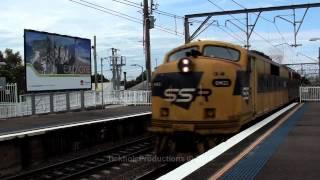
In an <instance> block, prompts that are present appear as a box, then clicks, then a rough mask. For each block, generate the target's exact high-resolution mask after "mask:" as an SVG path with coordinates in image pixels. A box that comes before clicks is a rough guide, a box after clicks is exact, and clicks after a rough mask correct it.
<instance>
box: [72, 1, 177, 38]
mask: <svg viewBox="0 0 320 180" xmlns="http://www.w3.org/2000/svg"><path fill="white" fill-rule="evenodd" d="M69 1H71V2H73V3H77V4H80V5H82V6H86V7H89V8H92V9H95V10H98V11H101V12H104V13H107V14H111V15H114V16H117V17H120V18H123V19H126V20H129V21H131V22H135V23H138V24H143V21H142V20H141V19H138V18H136V17H133V16H129V15H127V14H124V13H121V12H118V11H115V10H111V9H108V8H106V7H103V6H101V5H98V4H95V3H91V2H88V1H85V0H79V1H81V2H84V3H87V4H84V3H81V2H78V1H76V0H69ZM88 4H89V5H88ZM97 7H98V8H97ZM155 27H156V29H157V30H160V31H163V32H166V33H170V34H172V35H179V36H181V35H183V33H179V32H175V31H174V30H172V29H169V28H167V27H163V26H161V25H155Z"/></svg>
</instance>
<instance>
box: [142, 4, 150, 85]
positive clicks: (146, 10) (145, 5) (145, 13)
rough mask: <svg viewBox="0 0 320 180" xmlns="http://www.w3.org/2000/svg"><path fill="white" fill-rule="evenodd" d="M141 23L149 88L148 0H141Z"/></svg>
mask: <svg viewBox="0 0 320 180" xmlns="http://www.w3.org/2000/svg"><path fill="white" fill-rule="evenodd" d="M143 20H144V21H143V24H144V33H145V34H144V35H145V36H144V38H145V39H144V40H145V42H144V48H145V59H146V70H147V71H146V72H147V89H149V82H150V80H151V63H150V62H151V52H150V17H149V6H148V0H144V1H143Z"/></svg>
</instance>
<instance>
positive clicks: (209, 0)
mask: <svg viewBox="0 0 320 180" xmlns="http://www.w3.org/2000/svg"><path fill="white" fill-rule="evenodd" d="M207 1H208V2H210V3H211V4H213V5H214V6H215V7H217V8H218V9H220V10H222V11H225V10H224V9H223V8H222V7H220V6H218V5H217V4H216V3H214V2H212V1H211V0H207ZM229 16H230V17H232V18H234V19H235V20H236V21H238V22H239V23H240V24H242V25H244V26H247V25H246V24H244V23H243V22H241V21H240V20H239V19H237V18H236V17H234V16H233V15H232V14H229ZM252 33H254V34H255V35H257V36H259V37H260V38H261V39H263V40H264V41H266V42H267V43H269V44H270V45H271V46H273V47H275V48H276V49H278V50H279V51H281V50H280V49H279V48H278V47H277V46H275V45H273V44H272V42H271V41H269V40H267V39H266V38H264V37H263V36H262V35H260V34H259V33H257V32H255V31H252Z"/></svg>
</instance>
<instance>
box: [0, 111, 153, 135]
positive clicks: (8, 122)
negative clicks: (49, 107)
mask: <svg viewBox="0 0 320 180" xmlns="http://www.w3.org/2000/svg"><path fill="white" fill-rule="evenodd" d="M146 112H151V107H150V106H116V107H112V108H106V109H97V110H88V111H80V112H66V113H57V114H46V115H35V116H28V117H18V118H10V119H4V120H0V135H4V134H10V133H15V132H22V131H28V130H33V129H40V128H46V127H52V126H59V125H65V124H71V123H78V122H85V121H93V120H96V119H107V118H112V117H120V116H128V115H133V114H139V113H146Z"/></svg>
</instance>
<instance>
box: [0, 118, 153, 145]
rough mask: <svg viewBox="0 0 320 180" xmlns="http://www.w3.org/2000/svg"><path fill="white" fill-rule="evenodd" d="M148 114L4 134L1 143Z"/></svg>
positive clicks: (0, 137) (1, 136) (0, 138)
mask: <svg viewBox="0 0 320 180" xmlns="http://www.w3.org/2000/svg"><path fill="white" fill-rule="evenodd" d="M148 114H151V112H144V113H138V114H130V115H125V116H117V117H110V118H106V119H95V120H89V121H85V122H78V123H69V124H63V125H55V126H50V127H43V128H42V127H41V128H35V129H30V130H25V131H19V132H14V133H8V134H2V135H0V141H4V140H8V139H12V138H16V137H24V136H34V135H38V134H42V133H45V132H47V131H53V130H58V129H64V128H71V127H75V126H83V125H89V124H95V123H101V122H107V121H114V120H119V119H126V118H132V117H137V116H143V115H148Z"/></svg>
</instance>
